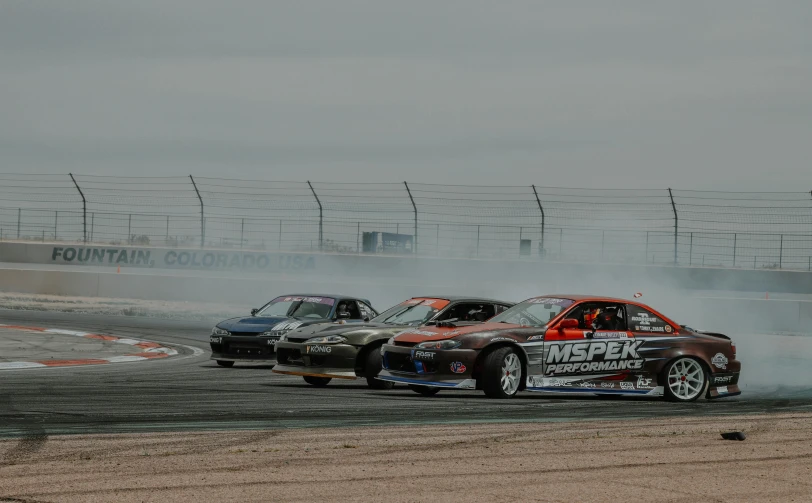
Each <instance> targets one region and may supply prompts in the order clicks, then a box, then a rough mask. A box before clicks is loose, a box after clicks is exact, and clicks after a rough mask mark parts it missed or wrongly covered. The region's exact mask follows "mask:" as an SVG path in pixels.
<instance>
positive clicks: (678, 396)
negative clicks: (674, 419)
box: [660, 356, 708, 403]
mask: <svg viewBox="0 0 812 503" xmlns="http://www.w3.org/2000/svg"><path fill="white" fill-rule="evenodd" d="M680 365H682V367H680ZM685 366H689V367H690V368H691V370H690V371H688V372H682V373H681V372H680V369H684V368H685ZM675 367H676V368H675ZM672 370H674V372H675V374H679V375H680V376H684V377H680V381H682V382H686V378H687V377H688V376H690V375H695V373H697V372H698V375H695V377H694V378H693V379H695V383H694V384H699V390H695V389H691V390H690V392H686V393H683V391H684V390H687V388H684V387H679V382H680V381H676V380H674V381H673V382H674V383H675V384H677V386H678V388H677V390H676V392H675V390H674V389H672V379H671V378H670V376H671V373H672ZM660 382H661V383H662V386H663V395H664V396H665V399H666V400H668V401H669V402H682V403H688V402H695V401H696V400H698V399H699V397H701V396H702V395H704V394H705V393H706V392H707V389H708V371H707V369H706V368H705V366H704V365H702V362H700V361H699V360H697V359H695V358H691V357H687V356H686V357H682V358H677V359H675V360H673V361H670V362H668V364H667V365H666V366H665V368H663V372H662V374H661V376H660ZM687 382H689V383H690V381H689V380H688V381H687Z"/></svg>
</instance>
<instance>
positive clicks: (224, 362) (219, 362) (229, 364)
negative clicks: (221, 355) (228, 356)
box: [217, 360, 234, 367]
mask: <svg viewBox="0 0 812 503" xmlns="http://www.w3.org/2000/svg"><path fill="white" fill-rule="evenodd" d="M217 365H220V366H221V367H233V366H234V362H230V361H228V360H217Z"/></svg>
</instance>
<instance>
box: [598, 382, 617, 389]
mask: <svg viewBox="0 0 812 503" xmlns="http://www.w3.org/2000/svg"><path fill="white" fill-rule="evenodd" d="M614 387H615V383H613V382H602V383H601V388H608V389H613V388H614Z"/></svg>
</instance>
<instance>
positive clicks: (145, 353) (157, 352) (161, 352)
mask: <svg viewBox="0 0 812 503" xmlns="http://www.w3.org/2000/svg"><path fill="white" fill-rule="evenodd" d="M0 329H5V330H19V331H22V332H39V333H45V334H56V335H70V336H74V337H82V338H84V339H96V340H102V341H108V342H115V343H117V344H126V345H128V346H132V347H133V348H138V349H139V350H140V351H138V352H134V353H130V354H127V355H120V356H110V357H108V358H84V359H77V360H39V361H33V362H28V361H19V362H0V370H10V369H27V368H40V367H75V366H79V365H104V364H107V363H127V362H137V361H143V360H153V359H156V358H166V357H168V356H175V355H177V354H178V352H177V351H176V350H174V349H172V348H168V347H165V346H162V345H160V344H158V343H157V342H148V341H142V340H138V339H128V338H124V337H116V336H114V335H99V334H93V333H90V332H77V331H75V330H62V329H58V328H40V327H24V326H17V325H2V324H0Z"/></svg>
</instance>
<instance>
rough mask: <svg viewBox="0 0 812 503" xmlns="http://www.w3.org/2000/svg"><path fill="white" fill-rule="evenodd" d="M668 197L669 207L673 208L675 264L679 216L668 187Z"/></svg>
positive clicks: (675, 262) (675, 263)
mask: <svg viewBox="0 0 812 503" xmlns="http://www.w3.org/2000/svg"><path fill="white" fill-rule="evenodd" d="M668 197H669V198H671V208H672V209H673V210H674V265H677V232H679V217H677V205H676V204H674V194H673V193H672V192H671V188H670V187H669V188H668Z"/></svg>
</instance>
